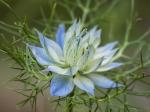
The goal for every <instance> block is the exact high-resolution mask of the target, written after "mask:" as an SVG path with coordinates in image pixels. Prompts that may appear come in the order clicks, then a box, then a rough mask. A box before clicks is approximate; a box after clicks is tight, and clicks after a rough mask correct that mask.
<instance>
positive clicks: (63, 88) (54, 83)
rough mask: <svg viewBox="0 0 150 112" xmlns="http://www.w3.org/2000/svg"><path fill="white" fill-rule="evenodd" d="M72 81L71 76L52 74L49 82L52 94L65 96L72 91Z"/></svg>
mask: <svg viewBox="0 0 150 112" xmlns="http://www.w3.org/2000/svg"><path fill="white" fill-rule="evenodd" d="M73 88H74V83H73V80H72V78H71V77H68V76H67V77H66V76H61V75H56V74H54V77H53V78H52V80H51V84H50V93H51V95H52V96H66V95H68V94H69V93H71V92H72V90H73Z"/></svg>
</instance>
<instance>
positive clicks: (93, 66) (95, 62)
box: [82, 59, 102, 74]
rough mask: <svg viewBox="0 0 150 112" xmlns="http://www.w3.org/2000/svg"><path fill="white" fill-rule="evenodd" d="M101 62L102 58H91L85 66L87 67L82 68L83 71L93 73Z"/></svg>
mask: <svg viewBox="0 0 150 112" xmlns="http://www.w3.org/2000/svg"><path fill="white" fill-rule="evenodd" d="M101 63H102V59H97V60H91V61H90V62H89V63H88V64H87V65H86V66H85V68H84V69H83V70H82V72H83V73H84V74H88V73H91V72H93V71H95V70H97V68H98V67H99V66H100V65H101Z"/></svg>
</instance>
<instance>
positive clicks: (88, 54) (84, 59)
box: [77, 45, 95, 69]
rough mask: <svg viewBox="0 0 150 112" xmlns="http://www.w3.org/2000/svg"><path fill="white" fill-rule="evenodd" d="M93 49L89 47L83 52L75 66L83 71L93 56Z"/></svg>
mask: <svg viewBox="0 0 150 112" xmlns="http://www.w3.org/2000/svg"><path fill="white" fill-rule="evenodd" d="M94 51H95V49H94V47H93V46H92V45H91V46H89V47H88V49H86V50H85V51H84V54H82V56H81V57H80V58H79V60H78V62H77V65H78V67H79V68H81V69H84V67H85V66H86V65H87V64H88V62H89V61H90V60H91V59H92V57H93V55H94Z"/></svg>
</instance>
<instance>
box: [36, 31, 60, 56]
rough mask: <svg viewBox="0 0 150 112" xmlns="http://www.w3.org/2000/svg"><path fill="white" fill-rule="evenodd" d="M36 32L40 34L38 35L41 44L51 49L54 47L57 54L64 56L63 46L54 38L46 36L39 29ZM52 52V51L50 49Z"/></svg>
mask: <svg viewBox="0 0 150 112" xmlns="http://www.w3.org/2000/svg"><path fill="white" fill-rule="evenodd" d="M35 31H36V33H37V34H38V37H39V39H40V42H41V45H42V47H43V48H45V49H47V50H49V49H53V50H54V51H55V52H56V54H57V55H59V56H63V52H62V49H61V47H60V46H59V45H58V44H57V43H56V42H55V41H53V40H51V39H49V38H47V37H45V36H44V35H43V34H42V33H40V32H39V31H38V30H35ZM49 52H51V51H49Z"/></svg>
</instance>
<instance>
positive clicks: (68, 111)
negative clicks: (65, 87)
mask: <svg viewBox="0 0 150 112" xmlns="http://www.w3.org/2000/svg"><path fill="white" fill-rule="evenodd" d="M73 96H74V91H73V92H72V93H71V94H70V95H69V96H68V98H67V101H66V106H67V109H66V112H73V104H72V97H73Z"/></svg>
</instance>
